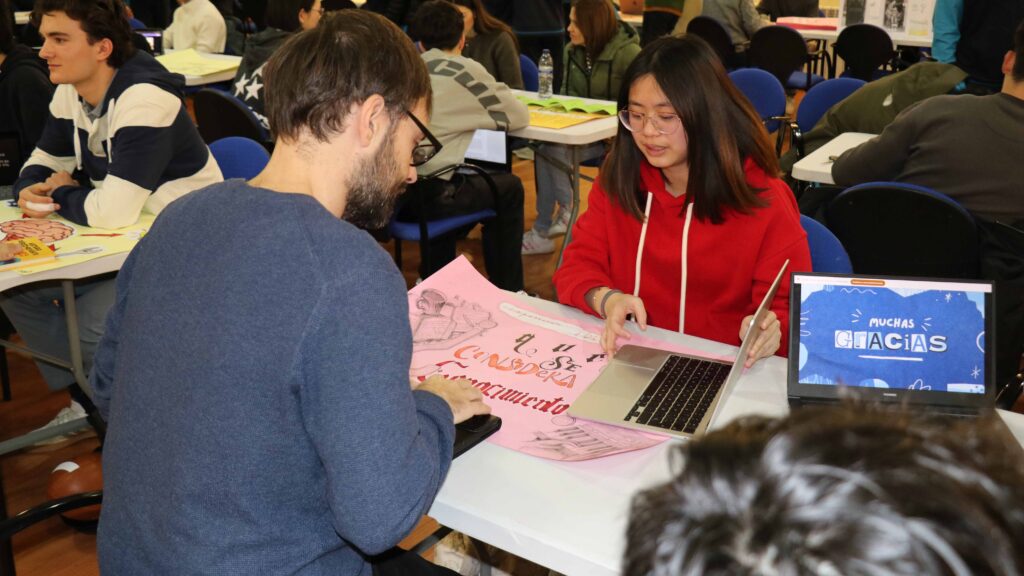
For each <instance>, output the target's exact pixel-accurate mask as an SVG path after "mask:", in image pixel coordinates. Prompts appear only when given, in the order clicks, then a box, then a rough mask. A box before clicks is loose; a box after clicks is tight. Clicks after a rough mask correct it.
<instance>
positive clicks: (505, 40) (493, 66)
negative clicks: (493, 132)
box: [449, 0, 523, 90]
mask: <svg viewBox="0 0 1024 576" xmlns="http://www.w3.org/2000/svg"><path fill="white" fill-rule="evenodd" d="M449 1H450V2H451V3H452V4H455V5H456V6H457V7H458V8H459V12H462V16H463V17H464V18H465V21H466V46H465V48H463V49H462V55H463V56H465V57H466V58H471V59H473V60H476V61H477V62H479V63H480V64H482V65H483V67H484V68H485V69H486V70H487V72H489V73H490V74H491V76H494V79H495V80H497V81H498V82H503V83H504V84H506V85H507V86H508V87H509V88H514V89H518V90H522V89H523V72H522V70H521V69H520V67H519V52H520V51H519V41H518V40H517V39H516V35H515V33H514V32H512V28H509V26H508V24H505V23H504V22H502V21H501V20H498V19H497V18H495V17H494V16H491V15H490V13H488V12H487V9H486V8H484V5H483V4H482V3H481V2H480V0H449Z"/></svg>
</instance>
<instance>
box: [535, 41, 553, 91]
mask: <svg viewBox="0 0 1024 576" xmlns="http://www.w3.org/2000/svg"><path fill="white" fill-rule="evenodd" d="M537 71H538V72H539V74H538V78H537V80H538V82H537V84H538V89H537V97H538V98H551V96H552V95H553V94H554V91H555V87H554V84H555V62H554V60H552V59H551V51H549V50H544V52H543V53H542V54H541V55H540V62H539V63H538V66H537Z"/></svg>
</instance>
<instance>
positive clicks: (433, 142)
mask: <svg viewBox="0 0 1024 576" xmlns="http://www.w3.org/2000/svg"><path fill="white" fill-rule="evenodd" d="M405 114H406V115H407V116H409V119H410V120H412V122H413V124H415V125H416V127H417V128H419V129H420V132H423V137H424V138H426V140H427V142H429V144H419V145H417V146H416V147H415V148H413V149H412V162H411V163H410V164H412V165H413V166H423V165H424V164H426V163H427V162H430V159H431V158H433V157H434V156H437V153H438V152H440V151H441V142H440V141H439V140H438V139H437V138H436V137H435V136H434V135H433V134H431V133H430V130H427V127H426V126H424V125H423V122H420V119H419V118H417V117H416V116H415V115H414V114H413V113H412V112H409V111H408V110H406V111H405Z"/></svg>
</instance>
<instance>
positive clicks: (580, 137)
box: [509, 90, 619, 268]
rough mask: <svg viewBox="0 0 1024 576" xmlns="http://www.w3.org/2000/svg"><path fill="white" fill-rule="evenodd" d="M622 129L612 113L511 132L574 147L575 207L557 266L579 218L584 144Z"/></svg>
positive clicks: (607, 136)
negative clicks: (571, 123)
mask: <svg viewBox="0 0 1024 576" xmlns="http://www.w3.org/2000/svg"><path fill="white" fill-rule="evenodd" d="M513 92H514V93H515V94H516V95H520V96H528V97H530V98H536V97H537V93H536V92H527V91H525V90H513ZM582 100H585V101H587V102H601V103H604V104H607V103H608V102H607V101H606V100H593V99H588V98H583V99H582ZM618 130H619V120H618V118H617V117H616V116H608V117H607V118H597V119H594V120H591V121H589V122H584V123H582V124H576V125H575V126H569V127H568V128H562V129H559V130H555V129H553V128H538V127H536V126H527V127H526V128H521V129H519V130H515V131H513V132H509V135H510V136H516V137H518V138H525V139H527V140H534V141H537V142H547V143H549V144H562V145H564V146H568V147H569V149H570V166H569V168H570V170H569V172H570V177H571V178H572V211H571V213H570V214H569V226H568V228H567V229H566V231H565V241H564V242H563V243H562V250H561V252H559V254H558V264H557V265H556V268H557V267H560V266H561V265H562V254H564V253H565V247H566V246H568V245H569V242H571V241H572V227H573V224H575V223H576V218H577V217H578V216H579V211H580V156H579V153H580V148H581V147H583V146H587V145H589V144H593V143H595V142H600V141H602V140H607V139H608V138H612V137H614V136H615V134H616V133H617V132H618Z"/></svg>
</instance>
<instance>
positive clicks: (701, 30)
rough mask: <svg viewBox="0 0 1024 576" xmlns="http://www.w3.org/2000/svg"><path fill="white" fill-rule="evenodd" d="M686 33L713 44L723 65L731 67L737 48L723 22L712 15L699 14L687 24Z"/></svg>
mask: <svg viewBox="0 0 1024 576" xmlns="http://www.w3.org/2000/svg"><path fill="white" fill-rule="evenodd" d="M686 33H687V34H693V35H694V36H697V37H699V38H701V39H703V40H704V41H705V42H707V43H708V44H710V45H711V47H712V48H714V49H715V53H716V54H718V57H719V58H721V59H722V65H723V66H725V67H726V68H730V67H731V66H732V64H733V60H735V55H736V48H735V47H734V46H733V45H732V38H730V37H729V32H728V31H727V30H726V29H725V26H723V25H722V23H721V22H719V21H718V20H715V19H714V18H712V17H710V16H697V17H696V18H694V19H693V20H690V23H689V24H687V25H686Z"/></svg>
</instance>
